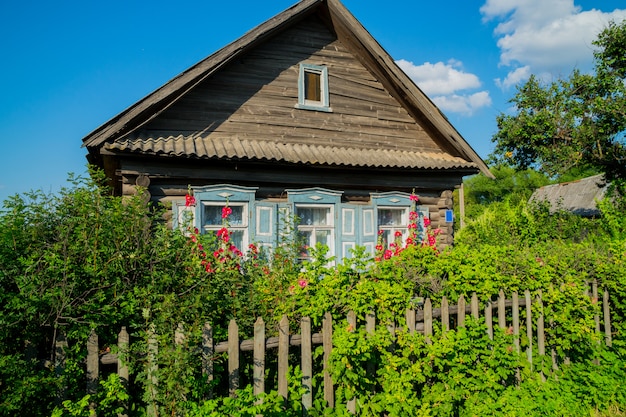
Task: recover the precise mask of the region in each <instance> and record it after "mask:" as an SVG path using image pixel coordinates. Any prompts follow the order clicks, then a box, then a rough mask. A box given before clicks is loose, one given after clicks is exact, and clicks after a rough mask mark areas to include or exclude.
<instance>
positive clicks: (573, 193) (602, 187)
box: [530, 174, 608, 217]
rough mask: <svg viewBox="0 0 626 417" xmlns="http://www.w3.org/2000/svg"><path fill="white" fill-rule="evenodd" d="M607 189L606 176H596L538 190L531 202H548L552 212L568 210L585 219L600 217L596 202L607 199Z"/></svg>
mask: <svg viewBox="0 0 626 417" xmlns="http://www.w3.org/2000/svg"><path fill="white" fill-rule="evenodd" d="M607 188H608V184H607V183H606V181H605V179H604V174H600V175H594V176H592V177H587V178H583V179H580V180H576V181H570V182H563V183H560V184H552V185H546V186H544V187H541V188H538V189H536V190H535V192H534V193H533V194H532V195H531V196H530V201H534V202H546V203H548V204H550V209H551V211H557V210H566V211H569V212H571V213H574V214H578V215H579V216H583V217H591V216H598V215H600V210H599V209H598V208H597V206H596V201H599V200H602V199H603V198H604V197H605V195H606V192H607Z"/></svg>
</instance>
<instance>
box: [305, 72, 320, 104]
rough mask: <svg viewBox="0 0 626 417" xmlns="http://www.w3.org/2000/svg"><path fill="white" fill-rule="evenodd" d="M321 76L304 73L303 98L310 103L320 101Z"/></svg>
mask: <svg viewBox="0 0 626 417" xmlns="http://www.w3.org/2000/svg"><path fill="white" fill-rule="evenodd" d="M321 78H322V75H321V74H320V73H317V72H311V71H305V73H304V98H305V99H306V100H311V101H322V86H321Z"/></svg>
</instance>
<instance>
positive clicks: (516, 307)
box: [511, 291, 519, 353]
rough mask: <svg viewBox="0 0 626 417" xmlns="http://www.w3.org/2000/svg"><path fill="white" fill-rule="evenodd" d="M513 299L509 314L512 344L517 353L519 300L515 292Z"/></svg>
mask: <svg viewBox="0 0 626 417" xmlns="http://www.w3.org/2000/svg"><path fill="white" fill-rule="evenodd" d="M512 298H513V306H512V307H513V311H512V312H511V316H512V320H513V343H514V344H515V351H516V352H518V353H519V298H518V295H517V291H515V292H514V293H513V295H512Z"/></svg>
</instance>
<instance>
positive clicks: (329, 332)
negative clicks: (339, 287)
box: [322, 312, 335, 408]
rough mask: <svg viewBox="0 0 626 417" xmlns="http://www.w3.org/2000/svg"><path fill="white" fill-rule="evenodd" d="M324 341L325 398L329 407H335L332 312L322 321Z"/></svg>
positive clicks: (325, 315)
mask: <svg viewBox="0 0 626 417" xmlns="http://www.w3.org/2000/svg"><path fill="white" fill-rule="evenodd" d="M322 343H323V347H324V400H326V403H327V404H328V407H330V408H334V407H335V392H334V388H333V380H332V378H331V376H330V369H329V368H330V364H329V361H330V354H331V351H332V349H333V318H332V316H331V315H330V313H328V312H327V313H326V314H324V320H323V322H322Z"/></svg>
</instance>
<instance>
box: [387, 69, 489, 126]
mask: <svg viewBox="0 0 626 417" xmlns="http://www.w3.org/2000/svg"><path fill="white" fill-rule="evenodd" d="M396 63H397V64H398V66H399V67H400V68H402V70H403V71H404V72H406V74H407V75H408V76H409V77H410V78H411V79H412V80H413V81H414V82H415V84H417V85H418V86H419V88H420V89H421V90H422V91H424V93H426V95H428V96H429V97H430V98H431V99H432V100H433V102H434V103H435V104H436V105H437V106H439V108H440V109H441V110H444V111H450V112H455V113H463V114H467V115H470V114H472V113H473V112H474V111H476V110H477V109H479V108H481V107H485V106H488V105H490V104H491V97H490V96H489V93H488V92H487V91H480V92H478V93H471V94H458V92H459V91H463V90H473V89H476V88H479V87H480V86H481V83H480V79H479V78H478V77H477V76H476V75H475V74H472V73H469V72H465V71H463V68H462V63H461V62H459V61H455V60H450V61H448V63H443V62H437V63H434V64H433V63H430V62H426V63H424V64H421V65H415V64H414V63H413V62H410V61H407V60H404V59H401V60H398V61H396Z"/></svg>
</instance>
